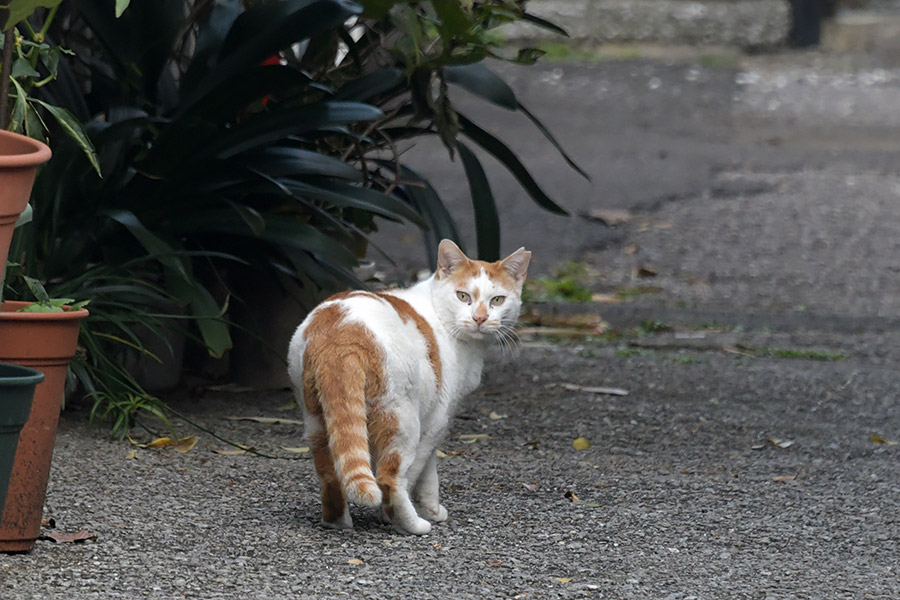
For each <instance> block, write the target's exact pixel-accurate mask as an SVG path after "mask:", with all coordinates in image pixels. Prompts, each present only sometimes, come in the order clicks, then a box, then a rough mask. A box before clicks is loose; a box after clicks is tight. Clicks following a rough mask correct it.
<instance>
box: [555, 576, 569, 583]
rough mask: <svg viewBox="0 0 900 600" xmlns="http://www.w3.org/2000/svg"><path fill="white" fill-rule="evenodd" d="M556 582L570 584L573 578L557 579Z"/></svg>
mask: <svg viewBox="0 0 900 600" xmlns="http://www.w3.org/2000/svg"><path fill="white" fill-rule="evenodd" d="M556 580H557V581H558V582H560V583H569V582H570V581H572V578H571V577H557V578H556Z"/></svg>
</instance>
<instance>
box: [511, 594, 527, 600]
mask: <svg viewBox="0 0 900 600" xmlns="http://www.w3.org/2000/svg"><path fill="white" fill-rule="evenodd" d="M527 597H528V592H522V593H521V594H516V595H515V596H513V600H522V599H523V598H527Z"/></svg>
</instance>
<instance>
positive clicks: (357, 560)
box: [347, 558, 363, 565]
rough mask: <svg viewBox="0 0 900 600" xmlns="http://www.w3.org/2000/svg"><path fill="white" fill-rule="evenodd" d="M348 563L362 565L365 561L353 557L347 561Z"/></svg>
mask: <svg viewBox="0 0 900 600" xmlns="http://www.w3.org/2000/svg"><path fill="white" fill-rule="evenodd" d="M347 563H348V564H351V565H361V564H363V561H361V560H359V559H358V558H351V559H350V560H348V561H347Z"/></svg>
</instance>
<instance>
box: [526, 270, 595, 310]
mask: <svg viewBox="0 0 900 600" xmlns="http://www.w3.org/2000/svg"><path fill="white" fill-rule="evenodd" d="M587 276H588V268H587V266H586V265H585V264H583V263H578V262H574V261H567V262H565V263H563V264H562V265H561V266H560V267H559V268H557V269H556V271H555V273H554V276H553V277H552V278H537V279H534V280H529V281H528V283H526V292H527V294H526V300H545V301H546V300H561V301H564V302H589V301H590V299H591V297H592V295H593V294H592V293H591V290H590V289H588V288H587V285H586V283H587Z"/></svg>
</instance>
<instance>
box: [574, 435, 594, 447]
mask: <svg viewBox="0 0 900 600" xmlns="http://www.w3.org/2000/svg"><path fill="white" fill-rule="evenodd" d="M572 447H573V448H575V449H576V450H587V449H588V448H590V447H591V443H590V442H589V441H588V440H587V438H584V437H579V438H575V441H574V442H572Z"/></svg>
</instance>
